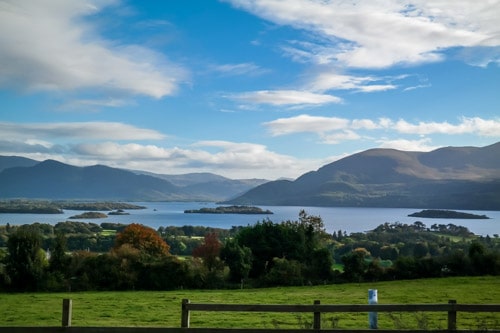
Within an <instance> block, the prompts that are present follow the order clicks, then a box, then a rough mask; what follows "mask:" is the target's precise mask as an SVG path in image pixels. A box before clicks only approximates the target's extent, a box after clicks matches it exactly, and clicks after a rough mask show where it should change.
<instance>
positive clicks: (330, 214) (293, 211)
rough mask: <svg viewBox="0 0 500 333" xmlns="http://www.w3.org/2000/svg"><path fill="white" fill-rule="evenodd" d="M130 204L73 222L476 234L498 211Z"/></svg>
mask: <svg viewBox="0 0 500 333" xmlns="http://www.w3.org/2000/svg"><path fill="white" fill-rule="evenodd" d="M134 204H137V205H141V206H145V207H147V208H146V209H141V210H130V211H128V213H130V215H120V216H109V217H107V218H104V219H78V220H74V221H83V222H93V223H96V224H100V223H102V222H117V223H126V224H128V223H140V224H143V225H147V226H149V227H152V228H154V229H158V227H161V226H164V227H166V226H184V225H193V226H207V227H216V228H224V229H229V228H231V227H232V226H246V225H249V224H250V225H251V224H255V223H256V222H258V221H262V220H265V219H268V218H269V219H270V220H271V221H273V222H281V221H286V220H293V221H296V220H297V219H298V216H299V211H300V210H301V209H304V210H305V211H306V212H307V213H308V214H309V215H317V216H321V218H322V219H323V222H324V224H325V228H326V230H327V231H328V232H329V233H332V232H333V231H335V232H336V231H338V230H342V231H346V232H347V233H348V234H349V233H352V232H364V231H368V230H372V229H374V228H375V227H377V226H378V225H380V224H383V223H385V222H389V223H394V222H400V223H407V224H411V223H413V222H415V221H420V222H422V223H424V224H425V225H426V226H428V227H430V226H431V225H433V224H435V223H436V224H449V223H452V224H455V225H460V226H464V227H467V228H468V229H469V230H470V231H472V232H473V233H475V234H477V235H483V236H486V235H490V236H493V235H494V234H500V211H471V210H467V211H464V212H467V213H473V214H479V215H486V216H488V217H490V219H487V220H463V219H427V218H416V217H408V214H412V213H415V212H418V211H420V210H421V209H411V208H344V207H342V208H337V207H335V208H331V207H290V206H259V207H261V208H262V209H264V210H266V209H269V210H270V211H272V212H273V213H274V214H271V215H241V214H185V213H184V210H186V209H199V208H202V207H216V206H217V205H216V204H214V203H200V202H135V203H134ZM81 213H82V211H74V210H66V211H64V214H0V225H5V224H7V223H10V224H11V225H21V224H31V223H33V222H40V223H49V224H56V223H57V222H62V221H67V220H69V217H70V216H73V215H78V214H81Z"/></svg>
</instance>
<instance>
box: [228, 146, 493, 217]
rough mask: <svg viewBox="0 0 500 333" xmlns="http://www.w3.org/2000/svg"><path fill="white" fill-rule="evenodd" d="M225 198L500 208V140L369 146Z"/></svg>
mask: <svg viewBox="0 0 500 333" xmlns="http://www.w3.org/2000/svg"><path fill="white" fill-rule="evenodd" d="M224 203H227V204H254V205H277V206H281V205H292V206H337V207H339V206H344V207H408V208H443V209H484V210H500V142H499V143H496V144H493V145H490V146H486V147H480V148H479V147H446V148H441V149H437V150H434V151H431V152H409V151H399V150H394V149H370V150H367V151H363V152H361V153H357V154H354V155H351V156H348V157H346V158H343V159H341V160H338V161H336V162H333V163H330V164H327V165H325V166H323V167H321V168H320V169H318V170H317V171H312V172H308V173H306V174H304V175H302V176H300V177H299V178H297V179H296V180H294V181H286V180H281V181H272V182H268V183H265V184H262V185H260V186H257V187H256V188H254V189H252V190H250V191H248V192H247V193H245V194H243V195H242V196H239V197H237V198H234V199H232V200H228V201H226V202H224Z"/></svg>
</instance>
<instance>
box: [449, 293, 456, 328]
mask: <svg viewBox="0 0 500 333" xmlns="http://www.w3.org/2000/svg"><path fill="white" fill-rule="evenodd" d="M448 304H450V310H449V311H448V330H449V331H455V330H456V329H457V310H456V307H455V304H457V301H456V300H454V299H450V300H449V301H448Z"/></svg>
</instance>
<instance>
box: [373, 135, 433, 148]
mask: <svg viewBox="0 0 500 333" xmlns="http://www.w3.org/2000/svg"><path fill="white" fill-rule="evenodd" d="M377 142H378V143H379V144H380V146H379V147H380V148H391V149H398V150H404V151H432V150H435V149H438V148H439V146H434V145H431V139H430V138H423V139H418V140H405V139H394V140H390V139H381V140H377Z"/></svg>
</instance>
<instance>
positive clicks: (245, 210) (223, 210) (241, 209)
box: [184, 206, 273, 215]
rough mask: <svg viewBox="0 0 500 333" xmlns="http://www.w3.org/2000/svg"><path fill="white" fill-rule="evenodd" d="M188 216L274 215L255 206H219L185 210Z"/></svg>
mask: <svg viewBox="0 0 500 333" xmlns="http://www.w3.org/2000/svg"><path fill="white" fill-rule="evenodd" d="M184 213H186V214H192V213H196V214H266V215H269V214H273V212H271V211H270V210H268V209H266V210H263V209H262V208H259V207H253V206H219V207H216V208H201V209H188V210H185V211H184Z"/></svg>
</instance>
